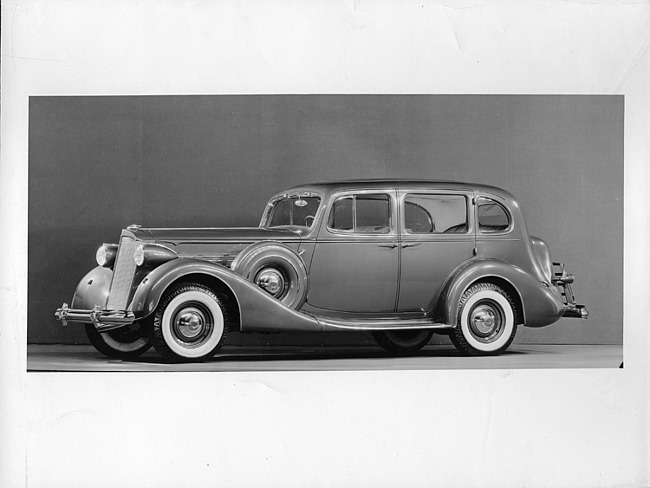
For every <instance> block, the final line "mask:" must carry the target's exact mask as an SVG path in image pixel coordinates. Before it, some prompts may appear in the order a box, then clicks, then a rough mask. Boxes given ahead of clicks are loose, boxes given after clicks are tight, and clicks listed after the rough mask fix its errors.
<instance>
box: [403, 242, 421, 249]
mask: <svg viewBox="0 0 650 488" xmlns="http://www.w3.org/2000/svg"><path fill="white" fill-rule="evenodd" d="M419 245H420V243H419V242H405V243H404V244H402V249H404V248H405V247H415V246H419Z"/></svg>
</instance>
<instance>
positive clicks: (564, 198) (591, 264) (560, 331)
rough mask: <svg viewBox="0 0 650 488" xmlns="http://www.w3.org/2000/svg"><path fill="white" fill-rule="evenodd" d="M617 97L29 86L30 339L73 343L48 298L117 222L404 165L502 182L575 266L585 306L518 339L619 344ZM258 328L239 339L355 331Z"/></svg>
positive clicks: (241, 220) (249, 209) (250, 201)
mask: <svg viewBox="0 0 650 488" xmlns="http://www.w3.org/2000/svg"><path fill="white" fill-rule="evenodd" d="M623 110H624V103H623V98H622V97H620V96H502V95H499V96H491V95H482V96H478V95H477V96H473V95H472V96H470V95H453V96H452V95H435V96H428V95H292V96H284V95H282V96H279V95H278V96H262V95H257V96H244V95H241V96H148V97H32V98H31V99H30V135H29V141H30V142H29V151H30V154H29V165H30V168H29V274H28V277H29V310H28V341H29V342H31V343H52V342H55V343H56V342H61V343H73V342H86V341H85V337H84V334H83V333H82V332H81V329H80V328H79V327H78V326H75V325H71V326H69V327H68V328H66V329H63V328H61V327H60V326H59V325H58V324H57V323H56V321H55V319H54V317H53V312H54V310H55V309H56V308H57V307H58V306H60V304H61V302H63V301H64V300H66V301H69V300H70V298H71V297H72V293H73V291H74V288H75V286H76V284H77V282H78V281H79V279H80V278H81V277H82V276H83V275H84V274H85V273H86V272H87V271H88V270H90V269H91V268H92V267H93V266H94V253H95V250H96V248H97V247H98V246H99V245H100V244H101V243H102V242H107V241H108V242H115V241H116V240H117V238H118V236H119V232H120V229H121V228H122V227H124V226H126V225H128V224H130V223H141V224H144V225H146V226H238V225H257V224H258V223H259V219H260V216H261V213H262V210H263V208H264V204H265V202H266V201H267V199H268V197H269V196H271V195H272V194H273V193H275V192H277V191H279V190H281V189H283V188H285V187H288V186H291V185H295V184H300V183H305V182H309V181H318V180H332V179H350V178H372V177H408V178H436V179H453V180H463V181H473V182H481V183H488V184H493V185H496V186H500V187H503V188H505V189H507V190H509V191H511V192H512V193H514V194H515V195H516V196H517V197H518V198H519V200H520V201H521V204H522V206H523V209H524V214H525V215H526V218H527V222H528V226H529V229H530V232H531V233H532V234H534V235H538V236H540V237H542V238H544V239H545V240H547V241H548V242H549V244H550V246H551V250H552V252H553V255H554V257H555V258H556V259H561V260H563V261H565V262H566V263H567V264H568V266H569V269H570V271H571V272H574V273H575V274H576V276H577V282H576V285H575V290H576V293H577V294H578V298H579V299H580V300H581V301H583V302H584V303H586V304H587V305H588V306H589V309H590V311H591V317H590V319H589V320H588V321H582V322H581V321H576V320H568V319H563V320H561V321H560V322H558V323H557V324H554V325H552V326H550V327H547V328H544V329H538V330H532V329H525V328H523V329H521V331H520V333H519V334H518V337H517V339H516V340H517V341H518V342H528V343H535V342H539V343H570V344H580V343H587V344H588V343H605V344H620V343H621V342H622V337H623V334H622V327H623V325H622V310H623V298H622V287H623V285H622V283H623V281H622V280H623V278H622V270H623ZM268 337H269V336H262V337H260V336H257V335H254V336H251V337H250V338H248V339H245V341H248V342H249V343H250V342H252V343H259V342H266V341H269V340H272V341H274V342H278V343H296V342H299V343H300V342H305V343H318V342H321V341H356V340H360V341H365V340H366V339H365V337H364V336H361V335H357V334H347V335H342V336H337V338H333V337H332V336H331V335H326V334H315V335H306V336H303V335H301V336H297V335H292V334H281V335H279V336H271V339H269V338H268ZM240 340H241V339H240ZM440 340H441V341H444V340H445V339H440Z"/></svg>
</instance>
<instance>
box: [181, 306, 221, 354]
mask: <svg viewBox="0 0 650 488" xmlns="http://www.w3.org/2000/svg"><path fill="white" fill-rule="evenodd" d="M213 325H214V322H213V320H212V315H211V314H210V312H209V311H208V310H207V309H205V310H204V308H203V307H202V306H200V305H198V304H196V303H193V304H191V305H189V304H188V306H185V307H183V308H181V309H179V310H178V311H177V312H176V313H175V314H174V316H173V319H172V332H173V334H174V337H175V338H176V340H177V342H179V343H181V344H185V345H188V346H198V345H199V344H200V343H201V342H202V341H204V340H205V338H206V337H208V336H209V335H210V332H211V330H212V328H213Z"/></svg>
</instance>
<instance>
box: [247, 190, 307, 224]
mask: <svg viewBox="0 0 650 488" xmlns="http://www.w3.org/2000/svg"><path fill="white" fill-rule="evenodd" d="M319 205H320V197H318V196H315V195H313V194H309V195H283V196H281V197H279V198H275V199H273V200H271V201H270V202H269V204H268V205H267V207H266V212H264V216H263V217H262V223H261V225H260V227H281V226H285V225H299V226H301V227H311V226H312V224H313V223H314V217H315V216H316V211H317V210H318V206H319Z"/></svg>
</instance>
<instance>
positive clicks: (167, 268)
mask: <svg viewBox="0 0 650 488" xmlns="http://www.w3.org/2000/svg"><path fill="white" fill-rule="evenodd" d="M227 274H233V273H232V272H231V271H230V270H227V269H226V268H223V267H222V266H219V265H216V264H212V263H208V262H206V261H199V260H193V259H176V260H174V261H170V262H168V263H165V264H163V265H162V266H159V267H157V268H156V269H154V270H153V271H152V272H151V273H149V274H148V275H147V277H146V278H145V279H144V280H143V281H142V283H141V284H140V286H138V288H137V290H136V291H135V294H134V296H133V300H132V302H131V306H130V308H131V310H133V311H134V312H135V313H136V316H138V317H148V316H150V315H151V314H152V313H153V312H154V311H155V310H156V307H158V304H159V303H160V300H161V299H162V296H163V295H164V293H165V292H166V291H167V290H168V289H169V288H170V287H172V286H174V285H177V284H179V283H198V284H201V285H204V286H207V287H208V288H210V289H211V290H213V291H214V292H216V293H219V294H221V295H223V296H225V297H226V298H227V301H228V306H229V312H230V320H231V323H230V324H229V327H230V330H231V331H238V330H240V328H241V310H240V305H239V300H238V299H237V295H236V294H235V292H234V290H233V288H232V286H231V285H230V284H229V283H228V278H227V277H226V276H227Z"/></svg>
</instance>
